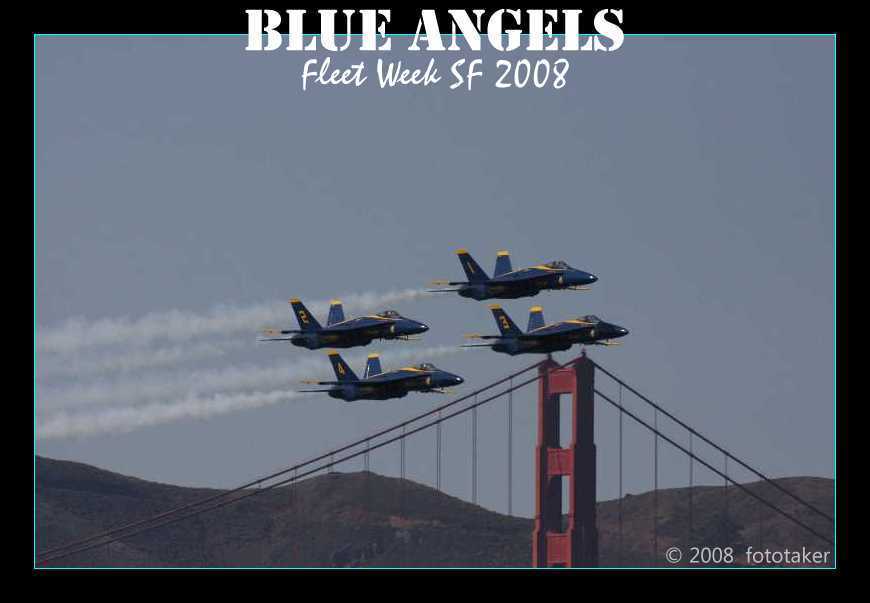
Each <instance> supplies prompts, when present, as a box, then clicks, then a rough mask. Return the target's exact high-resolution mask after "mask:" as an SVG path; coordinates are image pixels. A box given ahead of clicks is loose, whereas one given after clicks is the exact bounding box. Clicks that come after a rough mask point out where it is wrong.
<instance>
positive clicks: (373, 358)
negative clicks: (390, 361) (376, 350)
mask: <svg viewBox="0 0 870 603" xmlns="http://www.w3.org/2000/svg"><path fill="white" fill-rule="evenodd" d="M383 372H384V371H382V370H381V357H380V356H379V355H378V354H369V357H368V360H366V372H365V374H364V375H363V379H368V378H369V377H374V376H375V375H380V374H381V373H383Z"/></svg>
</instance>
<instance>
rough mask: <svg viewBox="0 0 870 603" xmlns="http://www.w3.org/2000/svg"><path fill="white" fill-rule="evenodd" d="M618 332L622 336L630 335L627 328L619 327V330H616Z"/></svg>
mask: <svg viewBox="0 0 870 603" xmlns="http://www.w3.org/2000/svg"><path fill="white" fill-rule="evenodd" d="M616 331H617V332H618V333H619V334H620V335H628V329H626V328H625V327H617V328H616Z"/></svg>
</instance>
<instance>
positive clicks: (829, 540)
mask: <svg viewBox="0 0 870 603" xmlns="http://www.w3.org/2000/svg"><path fill="white" fill-rule="evenodd" d="M595 393H596V394H597V395H598V396H600V397H601V398H603V399H604V400H605V401H606V402H608V403H609V404H611V405H612V406H615V407H616V408H617V409H618V410H619V412H620V413H625V414H626V415H628V416H629V417H631V418H632V419H634V420H635V421H637V422H638V423H640V424H641V425H643V426H644V427H646V428H647V429H648V430H650V431H652V432H653V433H655V434H656V435H657V436H658V437H660V438H662V439H663V440H665V441H666V442H668V443H669V444H671V445H672V446H674V447H675V448H677V449H678V450H680V451H681V452H683V453H684V454H686V455H687V456H689V457H690V458H692V459H694V460H696V461H698V462H699V463H701V464H702V465H704V466H705V467H706V468H707V469H709V470H710V471H712V472H713V473H715V474H716V475H718V476H719V477H722V478H724V479H725V480H726V483H727V482H731V483H732V484H734V485H735V486H737V487H738V488H740V489H741V490H743V491H744V492H745V493H746V494H748V495H749V496H751V497H752V498H754V499H755V500H757V501H759V502H762V503H764V504H765V505H767V506H768V507H770V508H771V509H773V510H774V511H776V512H777V513H779V514H780V515H782V516H783V517H785V518H786V519H789V520H791V521H792V522H793V523H795V524H796V525H799V526H800V527H802V528H804V529H805V530H807V531H808V532H810V533H811V534H813V535H814V536H816V537H817V538H820V539H822V540H824V541H825V542H827V543H828V544H830V545H832V546H833V544H834V541H833V540H831V539H830V538H828V537H827V536H824V535H823V534H821V533H820V532H818V531H816V530H815V529H813V528H812V527H810V526H809V525H807V524H806V523H804V522H802V521H801V520H800V519H798V518H797V517H794V516H793V515H791V514H790V513H789V512H788V511H785V510H783V509H781V508H779V507H778V506H776V505H775V504H773V503H772V502H770V501H769V500H767V499H765V498H763V497H761V496H758V495H757V494H756V493H755V492H753V491H752V490H750V489H749V488H747V487H746V486H744V485H743V484H740V483H738V482H736V481H734V480H733V479H731V478H730V477H728V475H727V474H726V473H723V472H722V471H720V470H719V469H716V467H714V466H713V465H711V464H710V463H708V462H707V461H705V460H704V459H702V458H700V457H698V456H696V455H695V454H694V452H689V450H687V449H686V448H684V447H683V446H682V445H680V444H678V443H677V442H675V441H674V440H673V439H671V438H669V437H668V436H666V435H665V434H663V433H661V432H660V431H659V430H658V429H657V428H655V427H653V426H652V425H650V424H649V423H647V422H646V421H644V420H643V419H641V418H640V417H638V416H637V415H636V414H634V413H633V412H631V411H630V410H626V409H625V407H623V406H620V405H619V403H618V402H615V401H613V400H611V399H610V398H609V397H608V396H607V395H605V394H603V393H601V392H600V391H598V390H597V389H596V390H595ZM732 458H733V457H732Z"/></svg>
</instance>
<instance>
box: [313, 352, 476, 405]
mask: <svg viewBox="0 0 870 603" xmlns="http://www.w3.org/2000/svg"><path fill="white" fill-rule="evenodd" d="M329 360H330V361H331V362H332V368H333V370H335V378H336V380H335V381H309V380H306V381H303V383H307V384H309V385H329V386H330V387H329V388H328V389H307V390H300V391H302V392H325V393H328V394H329V396H330V397H331V398H338V399H339V400H344V401H345V402H353V401H354V400H388V399H390V398H404V397H405V396H407V395H408V393H409V392H420V393H439V394H443V393H447V392H446V391H445V388H448V387H454V386H456V385H459V384H461V383H462V382H463V381H464V379H463V378H462V377H460V376H459V375H454V374H453V373H448V372H447V371H442V370H441V369H439V368H437V367H436V366H435V365H434V364H430V363H428V362H424V363H422V364H418V365H416V366H406V367H404V368H400V369H395V370H392V371H387V372H383V371H382V370H381V359H380V357H379V356H378V355H377V354H370V355H369V357H368V361H367V362H366V372H365V374H364V375H363V378H362V379H360V378H358V377H357V376H356V375H355V374H354V372H353V371H352V370H351V369H350V367H349V366H348V365H347V363H346V362H345V361H344V359H342V357H341V355H340V354H339V353H338V352H336V351H335V350H332V351H330V352H329Z"/></svg>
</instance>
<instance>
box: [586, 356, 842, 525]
mask: <svg viewBox="0 0 870 603" xmlns="http://www.w3.org/2000/svg"><path fill="white" fill-rule="evenodd" d="M592 364H593V365H595V368H597V369H598V370H600V371H601V372H603V373H604V374H605V375H607V376H608V377H610V378H611V379H613V380H614V381H616V382H617V383H619V384H620V385H622V386H623V387H625V388H626V389H627V390H628V391H630V392H631V393H633V394H634V395H636V396H637V397H638V398H640V399H641V400H643V401H644V402H646V403H647V404H649V405H650V406H652V407H653V408H655V409H656V410H658V411H659V412H661V413H662V414H664V415H665V416H666V417H668V418H669V419H671V420H672V421H674V422H675V423H676V424H678V425H679V426H680V427H682V428H683V429H685V430H687V431H688V432H689V433H691V434H693V435H694V436H696V437H698V438H700V439H701V440H703V441H704V442H706V443H707V444H709V445H710V446H712V447H713V448H715V449H716V450H718V451H719V452H721V453H722V454H724V455H726V456H727V457H730V458H731V459H732V460H733V461H735V462H736V463H738V464H739V465H740V466H742V467H743V468H744V469H747V470H749V471H751V472H752V473H754V474H755V475H757V476H758V477H760V478H761V479H762V480H764V481H765V482H767V483H768V484H770V485H771V486H773V487H774V488H776V489H777V490H779V491H780V492H782V493H783V494H786V495H788V496H790V497H791V498H793V499H794V500H796V501H797V502H799V503H801V504H802V505H804V506H805V507H807V508H808V509H811V510H812V511H814V512H815V513H818V514H819V515H821V516H822V517H824V518H825V519H827V520H828V521H830V522H833V521H834V518H833V517H831V516H830V515H828V514H827V513H825V512H824V511H822V510H821V509H819V508H818V507H816V506H815V505H813V504H812V503H810V502H808V501H806V500H804V499H803V498H801V497H800V496H798V495H797V494H795V493H794V492H791V491H790V490H788V489H786V488H784V487H782V486H781V485H779V484H778V483H776V482H775V481H774V480H772V479H770V478H769V477H767V476H766V475H765V474H763V473H762V472H761V471H759V470H757V469H755V468H754V467H751V466H750V465H748V464H747V463H746V462H744V461H742V460H741V459H739V458H737V457H736V456H734V455H733V454H731V453H730V452H729V451H728V450H726V449H725V448H723V447H722V446H719V445H718V444H716V443H715V442H713V441H712V440H710V438H708V437H706V436H704V435H703V434H701V433H698V431H696V430H695V429H694V428H693V427H691V426H690V425H688V424H686V423H685V422H683V421H681V420H680V419H678V418H677V417H675V416H674V415H672V414H671V413H669V412H668V411H667V410H665V409H664V408H662V407H661V406H659V405H658V404H656V403H655V402H653V401H652V400H650V399H649V398H647V397H646V396H644V395H643V394H642V393H640V392H639V391H637V390H636V389H634V388H633V387H632V386H630V385H629V384H628V383H626V382H625V381H623V380H622V379H620V378H619V377H617V376H616V375H614V374H613V373H611V372H610V371H608V370H607V369H606V368H604V367H603V366H601V365H600V364H598V363H597V362H595V361H594V360H592ZM602 397H603V395H602Z"/></svg>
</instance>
